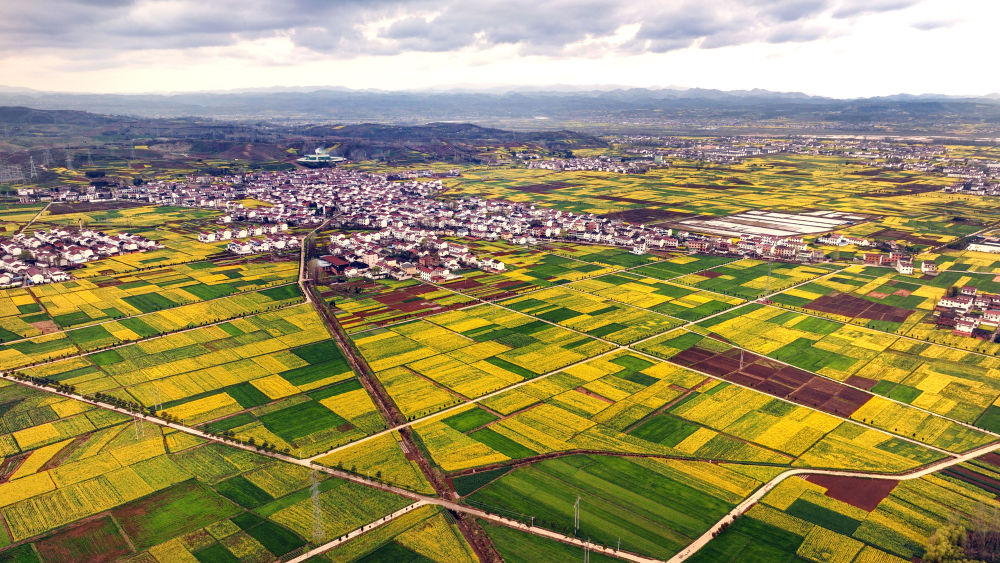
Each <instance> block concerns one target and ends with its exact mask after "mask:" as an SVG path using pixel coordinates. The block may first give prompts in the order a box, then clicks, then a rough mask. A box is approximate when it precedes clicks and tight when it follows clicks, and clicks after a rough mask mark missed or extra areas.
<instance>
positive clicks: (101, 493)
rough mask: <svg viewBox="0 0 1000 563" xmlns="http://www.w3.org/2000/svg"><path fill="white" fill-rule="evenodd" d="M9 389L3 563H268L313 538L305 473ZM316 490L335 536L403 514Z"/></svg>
mask: <svg viewBox="0 0 1000 563" xmlns="http://www.w3.org/2000/svg"><path fill="white" fill-rule="evenodd" d="M2 390H3V393H4V395H3V396H4V398H5V400H6V401H7V402H6V403H4V407H5V408H4V409H3V414H2V420H3V422H4V428H5V429H7V430H8V431H7V432H5V433H4V434H3V435H2V436H0V443H2V444H3V447H4V451H3V455H4V461H3V463H2V464H0V473H2V475H3V479H2V480H0V517H2V518H3V521H4V522H5V524H6V525H5V526H3V527H0V538H2V541H0V557H4V558H9V557H13V558H18V557H27V556H28V555H26V554H33V553H36V552H37V554H38V555H34V556H32V557H29V560H37V558H38V557H39V556H40V557H41V560H43V561H67V560H73V561H79V560H109V559H113V558H117V557H122V556H131V555H136V554H138V555H140V556H141V557H145V558H147V560H149V559H152V560H159V561H167V560H170V561H178V560H187V559H192V558H194V559H204V558H207V559H209V560H213V561H223V560H245V559H249V560H271V559H274V558H277V557H281V556H286V555H294V554H296V553H299V552H300V551H301V550H302V549H303V547H304V546H306V544H307V540H306V539H305V538H311V537H312V532H313V527H312V521H311V517H312V514H313V506H314V502H313V500H312V498H311V492H310V488H311V480H310V473H309V471H308V470H307V469H304V468H301V467H297V466H294V465H290V464H285V463H282V462H279V461H275V460H272V459H269V458H267V457H263V456H260V455H257V454H253V453H250V452H246V451H243V450H236V449H231V448H228V447H225V446H220V445H218V444H208V443H205V442H203V441H202V440H200V439H198V438H194V437H191V436H187V435H183V434H178V433H176V432H174V431H169V430H166V431H165V430H162V429H161V428H160V427H157V426H155V425H151V424H144V425H142V427H141V429H140V427H138V426H135V425H134V424H132V423H130V422H124V420H123V419H126V417H123V416H121V415H117V414H115V413H110V412H108V411H104V410H101V409H95V408H93V407H90V406H89V405H86V404H83V403H78V402H76V401H74V400H72V399H62V400H58V401H55V402H54V401H53V400H52V398H51V397H50V396H49V395H47V394H43V393H40V392H37V391H33V390H27V389H20V388H17V387H11V386H9V385H5V386H4V387H3V389H2ZM31 419H34V422H32V421H31ZM317 490H318V491H319V495H318V500H317V502H318V503H319V505H318V506H319V507H320V508H321V510H322V511H323V515H324V520H323V522H324V526H325V533H326V534H328V536H329V537H335V536H336V535H337V534H342V533H344V532H346V531H348V530H352V529H354V528H356V527H358V526H359V525H361V524H363V523H367V522H369V521H371V520H372V519H373V518H377V517H378V516H379V515H381V514H386V513H388V512H391V511H392V510H395V509H398V508H399V507H401V506H403V505H404V504H405V501H402V500H401V499H399V498H397V497H395V496H393V495H391V494H388V493H380V492H378V491H374V490H371V489H367V488H364V487H360V486H358V485H354V484H351V483H348V482H344V481H340V480H337V479H327V478H324V477H320V481H319V483H318V488H317ZM346 499H350V501H349V502H347V501H346ZM7 546H11V547H7Z"/></svg>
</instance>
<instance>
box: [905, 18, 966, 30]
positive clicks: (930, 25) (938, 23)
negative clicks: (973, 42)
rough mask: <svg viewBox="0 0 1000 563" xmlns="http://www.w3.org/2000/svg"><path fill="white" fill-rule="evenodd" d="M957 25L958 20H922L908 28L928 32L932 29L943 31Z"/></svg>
mask: <svg viewBox="0 0 1000 563" xmlns="http://www.w3.org/2000/svg"><path fill="white" fill-rule="evenodd" d="M957 23H958V20H951V19H949V20H924V21H920V22H916V23H914V24H912V25H911V26H910V27H912V28H913V29H919V30H920V31H930V30H932V29H943V28H946V27H951V26H953V25H955V24H957Z"/></svg>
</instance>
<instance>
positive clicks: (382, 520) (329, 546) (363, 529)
mask: <svg viewBox="0 0 1000 563" xmlns="http://www.w3.org/2000/svg"><path fill="white" fill-rule="evenodd" d="M428 504H430V503H428V502H427V501H425V500H418V501H417V502H415V503H413V504H410V505H407V506H404V507H403V508H400V509H399V510H397V511H396V512H393V513H392V514H387V515H385V516H383V517H382V518H380V519H378V520H376V521H375V522H372V523H371V524H365V525H364V526H361V527H360V528H355V529H354V530H351V531H350V532H347V533H346V534H344V535H343V536H341V537H339V538H337V539H335V540H333V541H331V542H327V543H325V544H323V545H321V546H319V547H316V548H313V549H310V550H309V551H307V552H305V553H303V554H302V555H299V556H298V557H296V558H294V559H289V560H288V561H287V562H286V563H300V562H302V561H305V560H306V559H309V558H310V557H313V556H315V555H319V554H321V553H326V552H327V551H330V550H331V549H333V548H335V547H337V546H339V545H340V544H342V543H345V542H348V541H351V540H353V539H354V538H356V537H358V536H360V535H361V534H363V533H365V532H370V531H372V530H374V529H375V528H378V527H380V526H384V525H386V524H388V523H389V522H392V521H393V520H395V519H396V518H399V517H400V516H402V515H404V514H406V513H407V512H410V511H412V510H414V509H416V508H420V507H421V506H427V505H428Z"/></svg>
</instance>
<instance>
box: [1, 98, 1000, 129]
mask: <svg viewBox="0 0 1000 563" xmlns="http://www.w3.org/2000/svg"><path fill="white" fill-rule="evenodd" d="M0 105H18V106H26V107H32V108H37V109H60V110H65V109H70V110H78V111H80V110H82V111H89V112H95V113H98V114H112V115H131V116H137V117H145V118H151V117H165V118H176V117H183V116H196V117H210V118H216V119H223V120H239V121H243V122H254V121H282V122H286V123H288V122H297V123H366V122H367V123H383V124H398V125H415V124H423V123H428V122H446V121H447V122H466V123H475V124H478V125H492V126H500V127H502V128H505V129H519V130H536V129H567V128H571V129H573V130H581V129H585V130H590V131H593V130H595V129H601V130H602V131H607V130H608V129H609V128H612V129H613V128H615V127H617V128H618V129H620V130H639V129H643V128H648V129H650V130H657V129H659V130H662V129H663V128H664V127H667V128H669V129H671V130H684V129H685V128H687V129H692V128H698V127H711V126H724V127H741V128H746V127H753V126H755V125H757V124H761V123H762V122H765V121H782V122H792V123H800V124H803V125H804V126H807V127H811V128H820V129H834V130H843V131H859V132H866V131H876V130H881V131H883V132H884V131H897V132H924V133H926V132H933V130H937V132H938V133H940V134H944V133H946V132H947V131H946V130H947V129H954V130H960V129H961V130H968V128H967V127H960V125H970V124H971V125H973V126H974V127H973V129H980V130H989V129H990V128H994V127H997V124H998V123H1000V99H998V98H997V97H996V96H987V97H981V98H957V97H949V96H937V95H921V96H910V95H897V96H886V97H880V98H859V99H847V100H841V99H833V98H824V97H817V96H808V95H805V94H802V93H796V92H770V91H767V90H744V91H731V92H727V91H721V90H710V89H700V88H692V89H644V88H628V89H617V90H584V91H506V92H497V93H485V92H457V91H449V92H383V91H368V90H365V91H361V90H346V89H317V90H314V91H302V90H301V89H296V90H294V91H284V92H281V91H273V90H272V89H264V90H253V91H240V92H232V93H185V94H164V95H153V94H141V95H120V94H65V93H51V92H35V91H24V90H3V89H0ZM67 119H69V117H67ZM817 124H822V125H817ZM942 128H943V129H945V130H942Z"/></svg>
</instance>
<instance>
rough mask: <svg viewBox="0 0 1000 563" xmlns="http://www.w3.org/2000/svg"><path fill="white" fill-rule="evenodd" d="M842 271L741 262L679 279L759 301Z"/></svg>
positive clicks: (778, 263)
mask: <svg viewBox="0 0 1000 563" xmlns="http://www.w3.org/2000/svg"><path fill="white" fill-rule="evenodd" d="M837 269H838V268H837V267H835V266H830V265H826V264H818V265H800V264H787V263H783V262H773V263H769V262H763V261H760V260H739V261H736V262H730V263H728V264H725V265H722V266H716V267H714V268H711V269H708V270H703V271H701V272H698V273H696V274H688V275H686V276H681V277H679V278H677V279H676V280H674V281H676V282H677V283H679V284H683V285H689V286H693V287H697V288H698V289H707V290H709V291H714V292H716V293H722V294H724V295H733V296H736V297H742V298H744V299H756V298H758V297H761V296H763V295H767V294H769V293H774V292H777V291H780V290H782V289H786V288H788V287H791V286H793V285H797V284H800V283H802V282H805V281H808V280H811V279H813V278H818V277H820V276H824V275H827V274H830V273H831V272H834V271H836V270H837Z"/></svg>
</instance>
